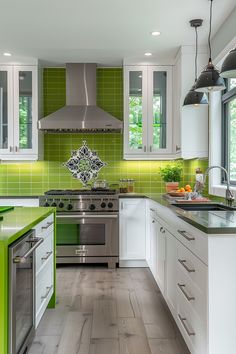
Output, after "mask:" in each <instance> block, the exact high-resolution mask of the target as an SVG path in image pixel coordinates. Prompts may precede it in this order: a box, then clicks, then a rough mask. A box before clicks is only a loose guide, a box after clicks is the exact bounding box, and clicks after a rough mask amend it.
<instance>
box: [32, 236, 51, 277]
mask: <svg viewBox="0 0 236 354" xmlns="http://www.w3.org/2000/svg"><path fill="white" fill-rule="evenodd" d="M53 240H54V232H53V230H52V231H51V232H48V233H47V234H46V235H45V237H44V242H43V243H42V244H41V245H40V247H38V248H37V249H36V252H35V270H36V275H37V274H38V273H39V272H40V271H41V270H42V268H43V267H44V266H45V265H46V263H47V262H48V261H49V259H50V258H51V257H52V258H53V253H54V252H53V251H54V245H53Z"/></svg>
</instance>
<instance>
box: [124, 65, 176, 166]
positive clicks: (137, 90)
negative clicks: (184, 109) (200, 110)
mask: <svg viewBox="0 0 236 354" xmlns="http://www.w3.org/2000/svg"><path fill="white" fill-rule="evenodd" d="M171 132H172V67H171V66H125V67H124V158H125V159H127V160H139V159H143V160H144V159H145V160H153V159H161V158H165V157H166V156H168V154H170V153H171V152H172V134H171Z"/></svg>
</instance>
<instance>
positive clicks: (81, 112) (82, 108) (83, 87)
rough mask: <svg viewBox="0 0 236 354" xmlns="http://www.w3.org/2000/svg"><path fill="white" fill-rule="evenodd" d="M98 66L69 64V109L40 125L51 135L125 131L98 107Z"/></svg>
mask: <svg viewBox="0 0 236 354" xmlns="http://www.w3.org/2000/svg"><path fill="white" fill-rule="evenodd" d="M96 67H97V66H96V64H77V63H75V64H74V63H70V64H66V106H64V107H63V108H61V109H59V110H58V111H56V112H54V113H52V114H49V115H48V116H46V117H44V118H42V119H40V120H39V122H38V127H39V129H40V130H45V131H48V132H59V133H60V132H61V133H63V132H85V131H87V132H114V131H121V130H122V127H123V123H122V121H120V120H119V119H117V118H115V117H113V116H112V115H111V114H109V113H107V112H105V111H104V110H102V109H101V108H99V107H98V106H97V104H96Z"/></svg>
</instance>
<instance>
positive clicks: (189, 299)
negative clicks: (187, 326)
mask: <svg viewBox="0 0 236 354" xmlns="http://www.w3.org/2000/svg"><path fill="white" fill-rule="evenodd" d="M178 287H179V288H180V290H181V291H182V293H183V294H184V296H185V297H186V299H187V300H188V301H191V300H195V297H194V296H189V295H188V294H187V292H186V290H184V289H185V284H179V283H178Z"/></svg>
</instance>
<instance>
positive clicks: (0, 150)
mask: <svg viewBox="0 0 236 354" xmlns="http://www.w3.org/2000/svg"><path fill="white" fill-rule="evenodd" d="M12 152H13V71H12V67H10V66H0V154H10V153H12Z"/></svg>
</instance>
